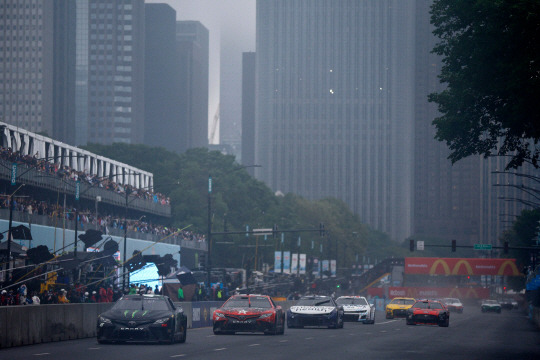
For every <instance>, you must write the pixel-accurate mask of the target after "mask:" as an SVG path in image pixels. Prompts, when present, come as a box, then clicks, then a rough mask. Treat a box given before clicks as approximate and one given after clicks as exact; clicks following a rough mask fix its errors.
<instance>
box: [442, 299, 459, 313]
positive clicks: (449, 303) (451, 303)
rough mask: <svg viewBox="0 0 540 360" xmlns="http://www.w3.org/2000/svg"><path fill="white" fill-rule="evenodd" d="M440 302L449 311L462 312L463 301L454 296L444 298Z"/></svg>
mask: <svg viewBox="0 0 540 360" xmlns="http://www.w3.org/2000/svg"><path fill="white" fill-rule="evenodd" d="M442 302H443V303H444V304H445V305H446V307H447V308H448V310H450V312H457V313H460V314H461V313H463V303H462V302H461V301H460V300H459V299H456V298H444V299H442Z"/></svg>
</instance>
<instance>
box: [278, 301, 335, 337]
mask: <svg viewBox="0 0 540 360" xmlns="http://www.w3.org/2000/svg"><path fill="white" fill-rule="evenodd" d="M344 315H345V311H344V310H343V306H342V305H338V304H336V302H335V301H334V299H332V298H331V297H330V296H319V295H311V296H303V297H301V298H300V300H298V302H297V303H296V304H295V305H294V306H291V308H290V309H289V310H288V311H287V327H289V328H303V327H304V326H324V327H329V328H334V329H341V328H343V317H344Z"/></svg>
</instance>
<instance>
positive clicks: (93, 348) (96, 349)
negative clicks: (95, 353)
mask: <svg viewBox="0 0 540 360" xmlns="http://www.w3.org/2000/svg"><path fill="white" fill-rule="evenodd" d="M99 349H101V348H100V347H97V348H88V350H99Z"/></svg>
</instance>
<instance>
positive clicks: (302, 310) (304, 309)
mask: <svg viewBox="0 0 540 360" xmlns="http://www.w3.org/2000/svg"><path fill="white" fill-rule="evenodd" d="M334 309H335V307H333V306H292V307H291V311H292V312H295V313H297V314H329V313H331V312H332V310H334Z"/></svg>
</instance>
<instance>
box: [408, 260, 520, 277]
mask: <svg viewBox="0 0 540 360" xmlns="http://www.w3.org/2000/svg"><path fill="white" fill-rule="evenodd" d="M405 274H424V275H507V276H520V275H522V274H521V273H520V272H519V271H518V269H517V267H516V259H476V258H411V257H408V258H405Z"/></svg>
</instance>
